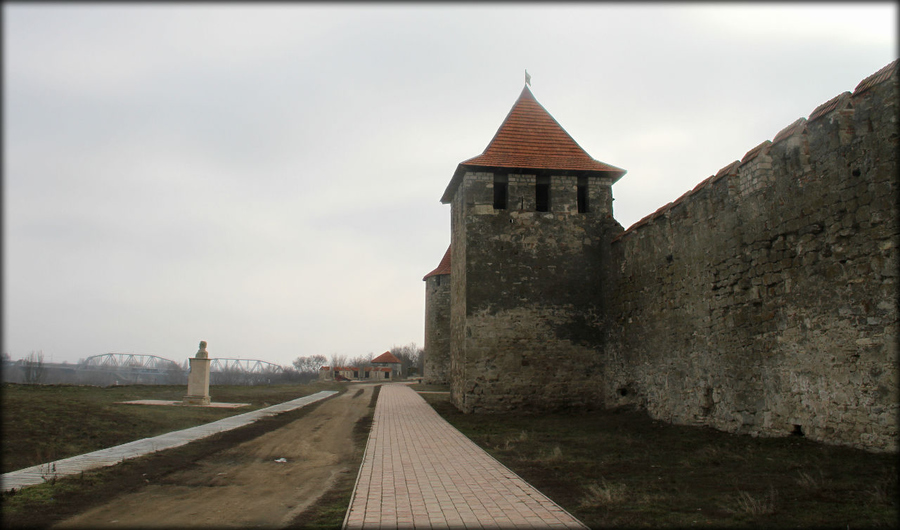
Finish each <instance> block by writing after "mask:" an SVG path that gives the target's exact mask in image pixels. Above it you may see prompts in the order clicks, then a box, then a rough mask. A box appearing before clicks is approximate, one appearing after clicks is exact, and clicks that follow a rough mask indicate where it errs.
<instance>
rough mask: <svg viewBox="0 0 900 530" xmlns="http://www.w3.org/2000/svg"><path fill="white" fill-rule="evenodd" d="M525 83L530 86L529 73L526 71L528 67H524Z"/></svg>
mask: <svg viewBox="0 0 900 530" xmlns="http://www.w3.org/2000/svg"><path fill="white" fill-rule="evenodd" d="M525 84H526V85H528V86H531V74H529V73H528V69H527V68H526V69H525Z"/></svg>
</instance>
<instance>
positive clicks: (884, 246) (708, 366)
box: [425, 61, 900, 451]
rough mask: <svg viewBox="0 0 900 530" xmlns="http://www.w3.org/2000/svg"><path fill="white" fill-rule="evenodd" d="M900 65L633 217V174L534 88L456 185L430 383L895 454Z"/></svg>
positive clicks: (494, 402) (482, 394)
mask: <svg viewBox="0 0 900 530" xmlns="http://www.w3.org/2000/svg"><path fill="white" fill-rule="evenodd" d="M897 79H898V78H897V61H894V62H893V63H891V64H890V65H888V66H886V67H885V68H883V69H881V70H879V71H878V72H876V73H875V74H873V75H872V76H869V77H868V78H866V79H865V80H863V81H862V82H860V83H859V85H858V86H857V87H856V89H855V90H854V91H853V92H852V93H850V92H845V93H843V94H840V95H839V96H837V97H835V98H833V99H832V100H830V101H828V102H826V103H824V104H822V105H820V106H819V107H817V108H816V109H815V110H814V111H813V112H812V113H811V114H810V115H809V116H808V117H807V118H805V119H804V118H801V119H799V120H797V121H796V122H794V123H792V124H790V125H789V126H787V127H786V128H785V129H783V130H782V131H780V132H778V133H777V134H776V135H775V136H774V137H773V138H772V140H767V141H765V142H763V143H762V144H760V145H758V146H756V147H754V148H753V149H751V150H750V151H749V152H747V153H746V154H745V155H744V156H743V158H742V159H741V160H740V161H735V162H734V163H732V164H730V165H728V166H727V167H725V168H723V169H721V170H720V171H719V172H718V173H717V174H716V175H713V176H711V177H709V178H707V179H706V180H704V181H702V182H701V183H700V184H699V185H698V186H697V187H696V188H694V189H693V190H692V191H690V192H688V193H686V194H685V195H683V196H682V197H680V198H678V199H677V200H675V201H674V202H672V203H670V204H668V205H666V206H664V207H662V208H660V209H659V210H658V211H657V212H655V213H653V214H651V215H649V216H647V217H646V218H644V219H642V220H641V221H639V222H638V223H636V224H635V225H634V226H632V227H630V228H629V229H628V230H623V229H622V227H621V226H620V225H619V224H618V223H617V222H616V221H615V219H614V218H613V216H612V188H611V187H612V184H613V183H614V182H616V181H617V180H618V179H619V178H621V177H622V175H624V174H625V171H624V170H622V169H620V168H617V167H615V166H611V165H609V164H606V163H603V162H599V161H597V160H594V159H592V158H590V157H589V156H588V155H587V154H586V153H585V152H584V151H583V150H581V148H580V147H579V146H578V145H577V144H576V143H575V141H574V140H573V139H572V138H571V137H569V136H568V134H567V133H566V132H565V131H564V130H563V129H562V127H561V126H559V124H558V123H556V121H555V120H554V119H553V118H552V116H550V115H549V113H547V111H546V110H545V109H544V108H543V107H541V106H540V104H538V103H537V101H536V100H535V99H534V97H533V95H532V94H531V92H530V90H529V89H528V87H526V88H525V89H524V90H523V92H522V95H521V96H520V98H519V100H518V101H517V102H516V104H515V105H514V106H513V109H512V110H511V111H510V114H509V115H508V116H507V118H506V120H505V121H504V123H503V125H501V128H500V130H498V131H497V134H496V135H495V136H494V139H493V140H492V141H491V143H490V144H489V145H488V147H487V148H486V149H485V152H484V153H482V154H481V155H479V156H477V157H474V158H472V159H469V160H467V161H465V162H463V163H461V164H460V165H459V167H458V168H457V171H456V173H455V174H454V176H453V178H452V179H451V182H450V185H449V186H448V187H447V190H446V191H445V193H444V196H443V197H442V202H445V203H450V205H451V245H450V249H449V250H448V256H445V259H444V260H442V262H441V265H440V266H439V267H438V268H437V269H435V271H433V272H432V273H429V275H428V276H426V278H425V280H426V336H425V355H426V358H425V378H426V381H428V382H434V383H449V384H450V386H451V399H452V401H453V402H454V404H455V405H456V406H457V407H459V408H460V409H461V410H463V411H465V412H475V413H479V412H481V413H496V412H503V411H509V410H522V411H528V410H535V411H536V410H559V409H567V408H592V407H616V406H622V405H630V406H637V407H640V408H642V409H644V410H646V411H647V412H648V413H649V414H650V415H651V416H652V417H654V418H658V419H663V420H666V421H671V422H675V423H682V424H697V425H708V426H711V427H714V428H717V429H721V430H725V431H729V432H737V433H751V434H755V435H763V436H782V435H790V434H803V435H804V436H806V437H808V438H811V439H814V440H819V441H823V442H827V443H835V444H842V445H849V446H854V447H860V448H865V449H869V450H888V451H896V450H897V448H898V438H897V437H898V430H897V427H898V425H897V424H898V413H900V410H898V403H900V392H898V382H900V381H898V355H897V354H898V351H897V330H898V307H897V303H898V287H897V268H898V260H897V247H898V244H900V241H898V234H900V228H898V220H897V201H898V194H897V187H898V180H900V179H898V170H897V154H898V152H897V148H898V123H897V118H898V102H897ZM635 178H639V177H635ZM445 261H449V263H445ZM448 271H449V273H448ZM439 281H440V282H441V283H440V284H439V285H436V284H437V283H438V282H439ZM448 284H449V287H448Z"/></svg>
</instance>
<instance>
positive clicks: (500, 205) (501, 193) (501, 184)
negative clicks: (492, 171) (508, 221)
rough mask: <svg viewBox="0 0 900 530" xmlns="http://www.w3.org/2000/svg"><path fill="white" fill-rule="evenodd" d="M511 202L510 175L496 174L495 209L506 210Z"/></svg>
mask: <svg viewBox="0 0 900 530" xmlns="http://www.w3.org/2000/svg"><path fill="white" fill-rule="evenodd" d="M508 202H509V177H507V176H506V175H494V209H495V210H505V209H506V208H507V203H508Z"/></svg>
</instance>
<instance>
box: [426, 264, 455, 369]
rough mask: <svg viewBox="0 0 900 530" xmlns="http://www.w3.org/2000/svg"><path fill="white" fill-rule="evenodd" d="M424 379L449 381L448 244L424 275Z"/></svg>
mask: <svg viewBox="0 0 900 530" xmlns="http://www.w3.org/2000/svg"><path fill="white" fill-rule="evenodd" d="M422 280H423V281H424V282H425V351H427V352H429V353H428V355H426V356H425V366H424V372H425V373H424V381H425V383H427V384H429V385H446V384H448V383H450V247H447V252H445V253H444V257H443V258H442V259H441V262H440V263H439V264H438V266H437V268H436V269H434V270H433V271H431V272H429V273H428V274H426V275H425V277H424V278H422Z"/></svg>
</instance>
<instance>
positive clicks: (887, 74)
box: [853, 59, 898, 96]
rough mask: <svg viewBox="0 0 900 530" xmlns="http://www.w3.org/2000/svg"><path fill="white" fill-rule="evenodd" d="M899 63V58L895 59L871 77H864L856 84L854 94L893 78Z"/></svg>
mask: <svg viewBox="0 0 900 530" xmlns="http://www.w3.org/2000/svg"><path fill="white" fill-rule="evenodd" d="M897 63H898V59H894V61H893V62H892V63H890V64H888V65H887V66H885V67H884V68H882V69H881V70H878V71H877V72H875V73H874V74H872V75H870V76H869V77H867V78H865V79H863V80H862V81H860V82H859V84H858V85H856V90H854V91H853V95H854V96H856V95H859V94H862V93H863V92H865V91H866V90H868V89H870V88H872V87H873V86H875V85H877V84H879V83H883V82H885V81H887V80H888V79H890V78H891V76H893V75H894V74H895V73H896V72H897Z"/></svg>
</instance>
